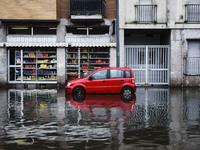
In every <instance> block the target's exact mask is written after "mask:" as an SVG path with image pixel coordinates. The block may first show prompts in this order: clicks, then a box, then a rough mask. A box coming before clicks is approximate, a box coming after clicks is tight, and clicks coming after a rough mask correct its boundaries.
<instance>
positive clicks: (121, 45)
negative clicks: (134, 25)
mask: <svg viewBox="0 0 200 150" xmlns="http://www.w3.org/2000/svg"><path fill="white" fill-rule="evenodd" d="M119 62H120V67H124V29H119Z"/></svg>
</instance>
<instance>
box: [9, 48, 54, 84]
mask: <svg viewBox="0 0 200 150" xmlns="http://www.w3.org/2000/svg"><path fill="white" fill-rule="evenodd" d="M8 83H13V84H17V83H41V84H43V83H45V84H48V83H51V84H52V83H53V84H56V83H57V49H56V48H55V47H10V48H8Z"/></svg>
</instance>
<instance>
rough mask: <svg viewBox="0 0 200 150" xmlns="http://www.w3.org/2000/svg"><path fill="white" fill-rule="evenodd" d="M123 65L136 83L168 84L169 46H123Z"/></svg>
mask: <svg viewBox="0 0 200 150" xmlns="http://www.w3.org/2000/svg"><path fill="white" fill-rule="evenodd" d="M125 67H128V68H131V69H132V70H133V73H134V77H135V81H136V84H160V85H164V84H169V46H125Z"/></svg>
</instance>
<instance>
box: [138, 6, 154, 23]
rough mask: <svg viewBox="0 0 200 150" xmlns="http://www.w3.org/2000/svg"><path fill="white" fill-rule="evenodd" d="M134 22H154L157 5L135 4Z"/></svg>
mask: <svg viewBox="0 0 200 150" xmlns="http://www.w3.org/2000/svg"><path fill="white" fill-rule="evenodd" d="M135 19H136V22H141V23H146V22H156V21H157V5H135Z"/></svg>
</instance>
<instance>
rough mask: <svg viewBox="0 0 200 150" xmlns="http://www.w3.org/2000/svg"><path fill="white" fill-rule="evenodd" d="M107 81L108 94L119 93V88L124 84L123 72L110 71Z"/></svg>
mask: <svg viewBox="0 0 200 150" xmlns="http://www.w3.org/2000/svg"><path fill="white" fill-rule="evenodd" d="M109 75H110V76H109V79H108V81H107V82H108V92H109V93H120V92H121V87H122V86H123V84H124V83H125V78H124V71H123V70H120V69H110V72H109Z"/></svg>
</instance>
